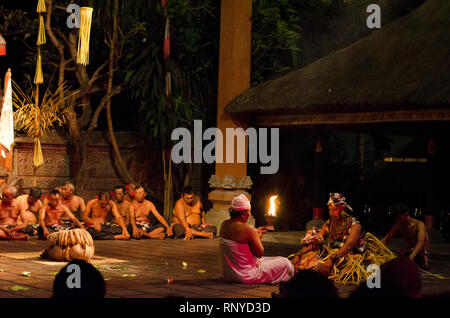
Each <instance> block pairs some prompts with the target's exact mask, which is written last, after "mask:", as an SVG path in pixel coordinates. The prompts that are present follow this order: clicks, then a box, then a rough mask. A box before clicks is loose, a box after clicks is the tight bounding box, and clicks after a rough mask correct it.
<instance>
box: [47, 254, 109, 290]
mask: <svg viewBox="0 0 450 318" xmlns="http://www.w3.org/2000/svg"><path fill="white" fill-rule="evenodd" d="M105 292H106V287H105V280H104V279H103V276H102V274H101V273H100V272H99V271H98V270H97V269H96V268H95V267H94V266H92V265H91V264H89V263H87V262H85V261H82V260H74V261H71V262H70V263H69V264H67V265H66V266H64V267H63V268H62V269H61V270H60V271H59V273H58V274H57V275H56V277H55V281H54V282H53V295H52V297H53V298H104V297H105Z"/></svg>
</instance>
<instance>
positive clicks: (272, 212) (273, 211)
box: [267, 194, 278, 216]
mask: <svg viewBox="0 0 450 318" xmlns="http://www.w3.org/2000/svg"><path fill="white" fill-rule="evenodd" d="M277 198H278V194H277V195H273V196H271V197H270V209H269V212H267V215H270V216H277V213H276V209H275V200H276V199H277Z"/></svg>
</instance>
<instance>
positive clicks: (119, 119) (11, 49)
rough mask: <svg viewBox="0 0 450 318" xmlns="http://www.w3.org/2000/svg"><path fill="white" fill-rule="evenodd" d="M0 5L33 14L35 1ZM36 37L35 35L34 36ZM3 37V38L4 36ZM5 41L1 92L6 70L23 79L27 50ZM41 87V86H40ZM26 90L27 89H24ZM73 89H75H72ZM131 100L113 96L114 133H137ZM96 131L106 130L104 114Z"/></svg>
mask: <svg viewBox="0 0 450 318" xmlns="http://www.w3.org/2000/svg"><path fill="white" fill-rule="evenodd" d="M0 4H1V5H3V6H4V7H6V8H8V9H21V10H27V11H30V12H34V11H35V10H36V5H37V1H30V0H26V1H23V0H22V1H17V0H16V1H12V0H1V2H0ZM36 36H37V34H36ZM4 37H5V36H4ZM5 40H6V41H7V47H6V54H7V55H6V56H1V57H0V83H1V87H2V88H1V90H3V85H4V83H3V81H4V74H5V73H6V71H7V70H8V68H11V71H12V76H13V80H15V81H21V80H23V79H24V77H23V74H21V72H23V69H21V64H22V63H23V62H24V61H25V58H26V51H27V50H28V48H27V47H26V46H25V45H24V44H22V43H21V42H20V41H17V40H14V39H11V38H8V37H5ZM46 45H52V44H51V43H50V41H49V40H47V44H46ZM88 72H89V73H92V72H93V71H92V70H91V69H90V68H89V66H88ZM30 75H31V78H33V77H34V72H33V73H32V74H30ZM51 75H52V74H50V73H46V72H45V71H44V87H46V83H45V81H46V80H49V79H50V77H51ZM41 87H42V86H41ZM25 88H27V87H25ZM74 88H75V87H74ZM100 99H101V96H94V97H93V98H92V103H93V105H94V106H95V105H97V104H98V103H99V102H100ZM130 100H131V98H130V97H129V93H128V92H125V93H123V94H121V95H119V96H115V97H114V98H113V99H112V116H113V120H114V129H115V130H116V131H138V130H139V127H138V125H137V122H138V120H137V118H138V116H137V115H136V113H137V109H138V102H136V101H131V102H130ZM123 105H126V106H127V107H122V106H123ZM98 129H99V130H106V129H107V124H106V115H105V113H104V112H102V114H101V115H100V117H99V122H98Z"/></svg>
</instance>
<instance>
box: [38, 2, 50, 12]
mask: <svg viewBox="0 0 450 318" xmlns="http://www.w3.org/2000/svg"><path fill="white" fill-rule="evenodd" d="M36 12H38V13H42V12H47V8H46V7H45V0H38V4H37V8H36Z"/></svg>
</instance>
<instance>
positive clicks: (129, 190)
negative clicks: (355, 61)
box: [124, 183, 136, 202]
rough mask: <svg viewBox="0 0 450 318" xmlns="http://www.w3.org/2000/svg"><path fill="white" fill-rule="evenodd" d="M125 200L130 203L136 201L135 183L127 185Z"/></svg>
mask: <svg viewBox="0 0 450 318" xmlns="http://www.w3.org/2000/svg"><path fill="white" fill-rule="evenodd" d="M124 188H125V200H127V201H129V202H133V201H134V195H135V194H134V191H135V190H136V185H135V184H134V183H130V184H127V185H126V186H125V187H124Z"/></svg>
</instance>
